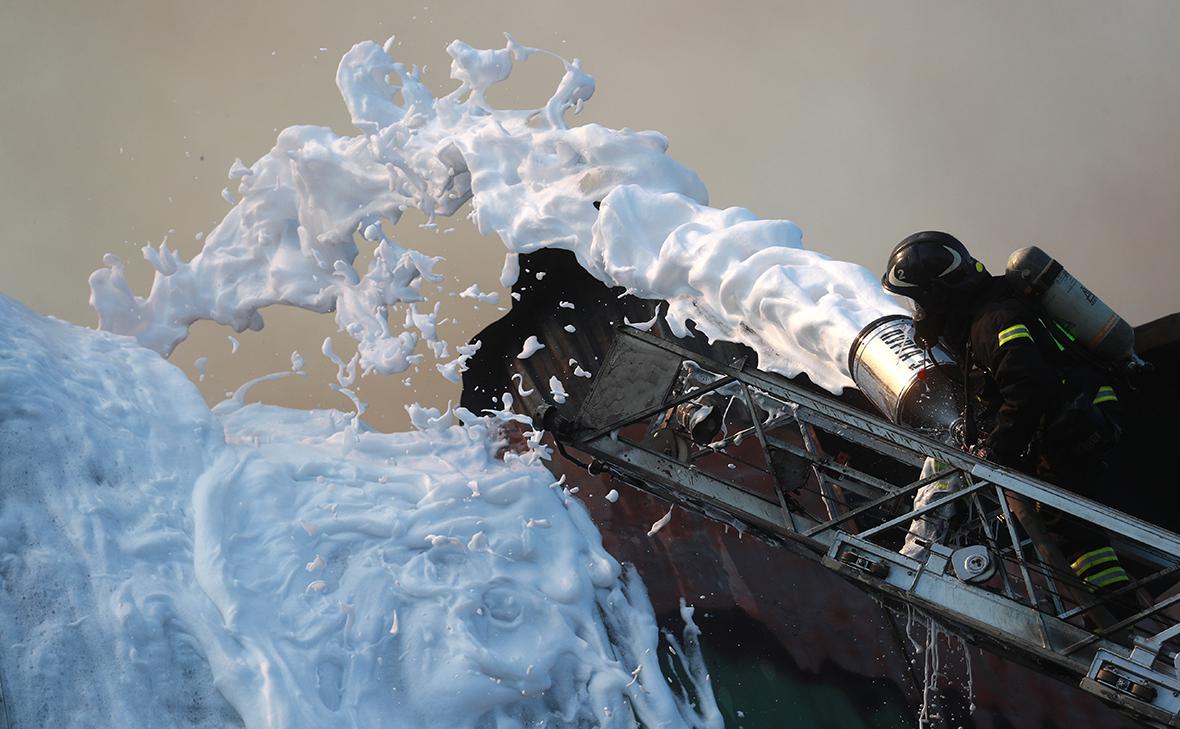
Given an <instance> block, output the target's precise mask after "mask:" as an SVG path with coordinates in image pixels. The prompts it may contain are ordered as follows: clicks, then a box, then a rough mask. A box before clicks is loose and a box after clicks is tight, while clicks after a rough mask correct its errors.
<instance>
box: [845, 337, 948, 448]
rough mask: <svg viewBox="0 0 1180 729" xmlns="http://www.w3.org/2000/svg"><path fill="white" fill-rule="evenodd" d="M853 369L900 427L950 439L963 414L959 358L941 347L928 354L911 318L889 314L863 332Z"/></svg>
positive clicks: (850, 367) (854, 347)
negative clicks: (956, 359)
mask: <svg viewBox="0 0 1180 729" xmlns="http://www.w3.org/2000/svg"><path fill="white" fill-rule="evenodd" d="M848 371H849V373H850V374H851V375H852V379H853V381H854V382H856V386H857V388H859V389H860V391H861V392H863V393H864V394H865V397H867V398H868V399H869V400H870V401H871V402H872V403H873V405H875V406H877V409H879V410H880V411H881V412H882V413H883V414H884V415H885V417H887V418H889V419H890V420H891V421H893V422H894V423H898V424H900V425H907V426H909V427H911V428H914V429H917V430H923V431H927V432H929V433H930V434H931V435H934V436H944V435H945V434H947V433H949V432H950V431H951V427H952V426H953V424H954V423H955V421H956V420H958V419H959V417H960V415H961V414H962V411H963V407H962V401H963V397H962V391H963V388H962V386H961V385H958V384H957V383H956V381H955V379H954V377H955V376H956V375H957V374H958V365H957V364H956V363H955V359H954V358H953V357H951V355H950V354H948V353H947V352H946V351H945V350H943V349H942V348H940V347H934V348H932V349H931V350H930V352H929V354H928V353H927V352H926V350H924V349H922V347H920V346H918V344H917V343H916V342H915V341H914V320H913V319H911V318H910V317H908V316H902V315H900V314H893V315H890V316H884V317H881V318H880V319H877V320H876V321H873V322H872V323H870V324H869V325H868V326H866V327H865V328H864V329H862V330H861V332H860V334H858V335H857V336H856V339H854V340H853V341H852V347H851V349H850V350H849V352H848Z"/></svg>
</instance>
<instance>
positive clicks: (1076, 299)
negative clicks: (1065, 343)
mask: <svg viewBox="0 0 1180 729" xmlns="http://www.w3.org/2000/svg"><path fill="white" fill-rule="evenodd" d="M1005 277H1006V278H1007V279H1008V282H1009V285H1010V286H1012V288H1013V290H1015V291H1016V292H1017V293H1019V294H1021V295H1022V296H1025V297H1027V298H1029V299H1032V300H1033V301H1035V302H1037V303H1038V304H1039V305H1040V307H1041V308H1042V309H1044V311H1045V313H1046V314H1048V315H1049V316H1050V317H1052V318H1053V319H1055V320H1056V321H1057V323H1058V324H1060V325H1061V326H1062V327H1064V328H1065V329H1066V331H1068V332H1069V334H1070V336H1072V337H1073V338H1074V339H1075V340H1076V341H1078V342H1079V343H1081V344H1082V345H1083V346H1085V348H1086V349H1088V350H1090V351H1091V352H1093V353H1094V354H1095V355H1097V356H1098V357H1099V358H1100V359H1102V360H1104V361H1107V362H1110V363H1112V364H1113V363H1119V362H1124V361H1126V360H1128V359H1130V358H1131V357H1132V356H1133V355H1134V353H1135V330H1134V329H1132V328H1131V325H1130V324H1128V323H1127V322H1126V321H1124V320H1123V318H1122V317H1120V316H1119V315H1118V314H1116V313H1115V312H1114V311H1113V310H1112V309H1111V308H1110V307H1109V306H1107V305H1106V303H1105V302H1103V301H1102V299H1100V298H1098V297H1097V296H1095V295H1094V293H1093V292H1092V291H1090V290H1089V289H1088V288H1086V287H1085V286H1083V285H1082V282H1081V281H1078V280H1077V279H1076V278H1074V277H1073V276H1072V275H1070V273H1069V271H1066V270H1065V267H1064V266H1062V265H1061V264H1060V263H1058V262H1057V261H1056V260H1054V259H1053V258H1052V257H1051V256H1050V255H1049V254H1048V253H1045V252H1044V251H1042V250H1041V249H1040V248H1037V247H1036V246H1029V247H1028V248H1021V249H1020V250H1018V251H1016V252H1015V253H1013V254H1012V255H1011V256H1009V257H1008V270H1007V272H1006V273H1005Z"/></svg>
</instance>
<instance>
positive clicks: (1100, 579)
mask: <svg viewBox="0 0 1180 729" xmlns="http://www.w3.org/2000/svg"><path fill="white" fill-rule="evenodd" d="M1130 581H1131V578H1130V576H1129V575H1128V574H1127V571H1126V570H1125V569H1123V568H1122V567H1111V568H1110V569H1108V570H1102V571H1101V572H1099V573H1098V574H1096V575H1090V576H1089V577H1087V578H1086V582H1088V583H1089V584H1091V585H1093V586H1094V587H1109V586H1110V585H1116V584H1118V583H1120V582H1130Z"/></svg>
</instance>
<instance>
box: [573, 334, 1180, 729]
mask: <svg viewBox="0 0 1180 729" xmlns="http://www.w3.org/2000/svg"><path fill="white" fill-rule="evenodd" d="M718 413H720V415H719V414H718ZM564 414H565V415H566V418H565V421H564V422H563V423H561V424H560V425H559V426H558V427H555V428H554V429H555V431H556V437H557V439H558V441H559V443H561V444H562V446H563V449H564V447H565V446H570V447H573V448H576V449H577V450H579V451H581V452H583V453H585V454H588V455H589V456H590V457H591V458H592V459H593V463H592V466H593V467H595V468H601V469H605V470H608V471H610V472H611V473H612V474H613V475H615V476H616V477H618V478H620V479H623V480H625V481H627V482H630V483H632V484H635V485H637V486H639V487H641V488H644V489H645V490H648V491H650V492H652V493H655V494H656V495H658V496H661V497H663V498H665V499H668V500H671V501H676V502H679V503H682V504H684V505H686V506H688V507H690V508H693V509H695V510H697V511H698V512H700V513H703V514H705V515H706V516H709V517H711V518H714V519H718V520H721V521H724V522H726V523H729V524H733V525H734V526H736V527H738V528H740V529H743V530H747V531H751V532H754V533H755V534H757V535H758V536H760V537H762V538H763V539H766V540H768V541H771V542H773V543H776V544H780V545H783V546H785V547H787V548H789V549H791V550H792V551H794V552H796V553H799V554H802V555H804V556H807V557H808V558H810V559H815V560H817V561H820V562H821V563H823V564H824V565H826V566H828V567H829V568H831V569H833V570H835V571H837V572H839V573H840V574H842V575H843V576H845V577H847V578H849V579H851V580H854V581H855V582H857V583H858V584H860V585H861V586H862V587H864V588H865V589H868V590H871V591H873V592H875V593H877V594H879V595H882V596H884V597H885V598H886V599H889V600H893V601H897V602H905V603H908V604H910V605H914V606H917V607H919V608H920V609H922V610H924V611H927V612H929V613H931V614H933V615H935V616H936V617H937V618H938V619H939V620H940V621H942V622H944V623H947V624H950V625H953V626H955V627H956V628H957V629H958V630H959V631H961V632H963V633H964V634H966V635H968V636H969V637H972V638H974V639H977V640H979V641H981V642H985V643H988V644H989V645H991V646H992V647H993V649H995V650H998V651H1001V652H1005V653H1008V654H1011V655H1012V657H1014V658H1017V659H1020V660H1032V661H1035V662H1037V663H1038V664H1041V665H1047V666H1049V667H1051V668H1052V669H1053V670H1054V671H1055V672H1056V673H1057V674H1058V675H1060V676H1062V677H1064V678H1067V679H1071V680H1074V681H1078V682H1080V685H1081V686H1082V687H1083V688H1085V689H1086V690H1089V691H1091V692H1093V693H1096V694H1099V695H1100V696H1103V697H1104V698H1106V699H1107V700H1110V701H1112V702H1114V703H1116V704H1118V705H1119V706H1121V707H1122V708H1124V709H1125V710H1128V711H1131V712H1134V713H1135V714H1136V715H1137V716H1138V717H1139V718H1142V719H1147V720H1149V721H1151V722H1154V723H1156V724H1159V725H1169V724H1170V722H1172V721H1177V720H1176V717H1177V716H1178V715H1180V681H1178V680H1177V670H1176V668H1175V666H1174V665H1173V663H1174V661H1175V655H1176V652H1177V647H1178V645H1180V644H1178V643H1177V642H1176V641H1177V638H1178V633H1180V628H1176V627H1175V624H1176V620H1175V619H1174V618H1173V616H1172V613H1171V611H1172V609H1173V608H1177V609H1180V589H1172V587H1173V583H1174V582H1175V580H1176V579H1177V574H1176V573H1177V572H1180V536H1177V535H1176V534H1173V533H1172V532H1170V531H1167V530H1165V529H1161V528H1159V527H1157V526H1154V525H1152V524H1149V523H1146V522H1144V521H1141V520H1139V519H1135V518H1133V517H1130V516H1128V515H1126V514H1124V513H1122V512H1119V511H1118V510H1116V509H1112V508H1110V507H1107V506H1104V505H1102V504H1099V503H1097V502H1094V501H1092V500H1089V499H1086V498H1083V497H1081V496H1078V495H1076V494H1073V493H1071V492H1069V491H1068V490H1066V489H1063V488H1059V487H1056V486H1053V485H1050V484H1048V483H1045V482H1043V481H1039V480H1037V479H1034V478H1031V477H1028V476H1026V475H1024V474H1021V473H1017V472H1014V471H1011V470H1008V469H1005V468H1000V467H997V466H995V465H994V464H990V463H988V462H985V461H981V460H979V459H977V458H975V457H973V456H971V455H969V454H967V453H964V452H963V451H961V450H959V449H957V448H954V447H951V446H949V445H947V444H945V443H943V442H940V441H939V440H936V439H934V438H930V437H927V436H926V435H924V434H922V433H918V432H915V431H913V430H910V429H907V428H904V427H901V426H898V425H895V424H893V423H890V422H887V421H885V420H883V419H881V418H879V417H876V416H874V415H872V414H869V413H866V412H864V411H862V410H859V409H857V408H854V407H852V406H850V405H847V404H845V403H843V402H841V401H839V400H837V399H835V398H833V397H831V396H830V395H828V394H826V393H817V392H815V391H813V390H810V389H807V388H805V387H802V386H800V385H798V384H796V383H794V382H791V381H790V380H787V379H786V378H783V377H780V376H777V375H773V374H769V373H766V372H762V371H759V370H757V369H754V368H751V367H747V366H746V365H745V363H744V361H740V360H739V361H735V362H728V363H726V362H717V361H712V360H708V359H706V358H703V357H702V356H701V355H700V354H698V353H695V352H692V351H690V350H687V349H685V348H683V347H681V346H679V345H678V344H676V343H674V342H670V341H666V340H663V339H660V338H658V337H655V336H651V335H649V334H646V333H644V332H640V331H637V330H634V329H629V328H624V329H621V330H620V333H619V335H618V337H617V338H616V340H615V342H614V344H613V346H612V348H611V350H610V352H609V353H608V355H607V357H606V359H605V360H604V362H603V365H602V367H601V368H600V369H599V372H598V373H597V374H596V376H595V379H594V381H593V383H592V387H591V390H590V393H589V395H588V396H587V397H586V398H585V400H584V401H583V402H582V403H581V404H580V408H579V409H578V411H577V413H576V414H573V415H571V414H569V413H564ZM849 453H851V455H847V454H849ZM931 458H932V459H934V460H935V461H936V462H937V463H938V464H939V466H938V472H937V473H934V474H933V475H928V476H927V477H925V478H920V477H918V475H917V471H918V468H919V467H921V466H922V465H923V464H924V463H926V461H927V459H931ZM952 479H957V483H958V484H959V486H958V488H957V489H951V490H948V491H947V492H946V493H945V495H943V496H941V497H939V498H934V499H928V500H926V501H925V502H924V503H922V504H921V505H918V506H915V505H914V496H915V494H917V493H919V491H920V490H922V489H923V488H924V487H927V486H929V485H931V484H936V483H948V482H950V480H952ZM951 512H953V515H951V516H947V514H950V513H951ZM933 519H939V520H942V521H945V522H946V529H945V530H943V533H941V534H939V536H938V539H937V540H933V541H930V542H929V543H921V542H918V544H919V546H920V547H921V549H919V550H917V551H918V554H915V553H914V550H913V549H912V548H911V549H909V550H907V551H908V552H909V554H905V553H902V548H903V546H904V545H905V543H906V539H907V534H910V532H911V529H913V527H914V525H915V524H918V523H920V522H921V521H922V520H933ZM1063 524H1064V525H1068V526H1069V527H1070V528H1071V529H1073V530H1074V531H1075V532H1076V531H1078V530H1079V529H1083V530H1089V532H1092V533H1093V535H1094V538H1095V541H1096V543H1102V544H1109V545H1111V546H1113V547H1114V548H1115V550H1116V552H1117V554H1118V555H1119V558H1120V560H1121V564H1123V565H1124V566H1126V567H1127V569H1128V571H1129V572H1130V573H1131V575H1132V577H1133V579H1132V581H1131V582H1129V583H1127V584H1125V585H1121V586H1119V587H1118V589H1115V590H1111V591H1109V592H1105V593H1097V592H1093V591H1091V590H1090V589H1089V587H1088V586H1087V585H1086V583H1085V582H1083V581H1082V580H1081V579H1080V578H1079V577H1078V576H1077V575H1075V574H1074V572H1073V571H1072V569H1071V568H1070V565H1069V563H1068V562H1067V561H1066V559H1065V557H1064V556H1063V555H1062V554H1061V551H1060V549H1059V548H1058V546H1057V544H1056V542H1057V539H1056V536H1055V534H1056V532H1057V531H1058V530H1059V529H1060V528H1061V525H1063ZM910 540H911V542H913V541H914V538H913V536H912V535H911V537H910Z"/></svg>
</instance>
